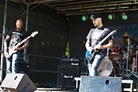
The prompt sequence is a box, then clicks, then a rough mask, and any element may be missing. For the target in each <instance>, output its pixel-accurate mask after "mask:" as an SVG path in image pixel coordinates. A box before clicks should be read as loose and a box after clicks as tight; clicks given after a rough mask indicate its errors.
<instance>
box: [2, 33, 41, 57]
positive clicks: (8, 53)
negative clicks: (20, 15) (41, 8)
mask: <svg viewBox="0 0 138 92" xmlns="http://www.w3.org/2000/svg"><path fill="white" fill-rule="evenodd" d="M36 34H38V31H35V32H33V33H32V34H31V35H30V36H28V37H27V38H25V39H24V40H22V41H21V42H19V43H18V44H17V45H15V46H14V47H12V48H9V49H8V52H7V51H4V55H5V58H10V57H11V56H12V54H13V53H15V52H17V51H16V50H15V48H17V47H19V46H20V45H22V44H23V43H24V42H25V41H27V40H28V39H30V38H31V37H34V36H35V35H36Z"/></svg>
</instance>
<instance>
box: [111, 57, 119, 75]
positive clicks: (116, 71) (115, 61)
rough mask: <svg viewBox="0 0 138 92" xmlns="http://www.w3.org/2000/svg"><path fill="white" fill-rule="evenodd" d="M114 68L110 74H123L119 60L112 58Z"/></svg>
mask: <svg viewBox="0 0 138 92" xmlns="http://www.w3.org/2000/svg"><path fill="white" fill-rule="evenodd" d="M112 64H113V69H112V73H111V75H110V76H120V75H121V65H120V63H119V61H118V60H112Z"/></svg>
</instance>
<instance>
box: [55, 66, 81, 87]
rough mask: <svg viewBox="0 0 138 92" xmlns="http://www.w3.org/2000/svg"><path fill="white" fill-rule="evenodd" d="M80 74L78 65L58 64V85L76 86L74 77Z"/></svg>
mask: <svg viewBox="0 0 138 92" xmlns="http://www.w3.org/2000/svg"><path fill="white" fill-rule="evenodd" d="M78 76H79V67H77V66H58V79H57V86H58V87H60V88H75V80H74V77H78Z"/></svg>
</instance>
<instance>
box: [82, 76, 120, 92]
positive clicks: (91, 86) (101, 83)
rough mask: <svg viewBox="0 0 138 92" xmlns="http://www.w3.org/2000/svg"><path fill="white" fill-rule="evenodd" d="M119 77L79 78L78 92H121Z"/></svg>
mask: <svg viewBox="0 0 138 92" xmlns="http://www.w3.org/2000/svg"><path fill="white" fill-rule="evenodd" d="M121 88H122V78H121V77H101V76H93V77H92V76H81V80H80V88H79V92H122V89H121Z"/></svg>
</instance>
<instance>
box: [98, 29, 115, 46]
mask: <svg viewBox="0 0 138 92" xmlns="http://www.w3.org/2000/svg"><path fill="white" fill-rule="evenodd" d="M114 32H115V31H113V32H111V33H109V34H108V35H107V36H106V37H105V38H104V39H103V40H102V41H101V42H99V44H98V45H101V44H102V43H103V42H104V41H105V40H106V39H107V38H108V37H109V36H111V35H112V34H113V33H114Z"/></svg>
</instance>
